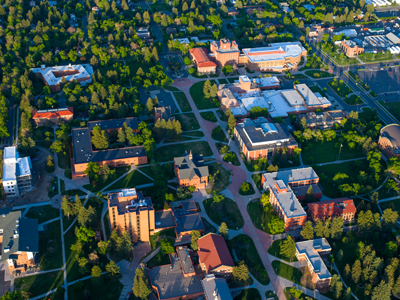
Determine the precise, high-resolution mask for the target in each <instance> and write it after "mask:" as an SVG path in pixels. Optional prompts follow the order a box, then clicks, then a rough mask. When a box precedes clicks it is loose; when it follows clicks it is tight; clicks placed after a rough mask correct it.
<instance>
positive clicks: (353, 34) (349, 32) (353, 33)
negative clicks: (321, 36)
mask: <svg viewBox="0 0 400 300" xmlns="http://www.w3.org/2000/svg"><path fill="white" fill-rule="evenodd" d="M342 33H343V35H344V36H346V37H348V38H354V37H356V36H357V35H358V34H357V31H356V30H355V29H343V30H341V31H336V32H334V33H333V34H334V35H341V34H342Z"/></svg>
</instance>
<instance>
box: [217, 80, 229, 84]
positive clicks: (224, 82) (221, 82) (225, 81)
mask: <svg viewBox="0 0 400 300" xmlns="http://www.w3.org/2000/svg"><path fill="white" fill-rule="evenodd" d="M218 81H219V83H220V84H227V83H228V80H226V79H218Z"/></svg>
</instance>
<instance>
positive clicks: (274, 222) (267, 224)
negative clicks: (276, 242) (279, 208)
mask: <svg viewBox="0 0 400 300" xmlns="http://www.w3.org/2000/svg"><path fill="white" fill-rule="evenodd" d="M247 211H248V213H249V216H250V218H251V220H252V222H253V224H254V226H255V227H256V228H257V229H259V230H262V231H264V232H267V233H268V234H278V233H283V232H284V231H285V230H284V228H282V227H283V226H282V225H281V224H280V223H281V222H282V221H279V220H280V219H279V217H278V215H277V213H276V212H275V211H274V209H273V208H272V205H271V203H267V204H266V205H265V206H264V205H263V204H262V203H261V201H260V199H256V200H253V201H250V202H249V204H247ZM278 219H279V220H278Z"/></svg>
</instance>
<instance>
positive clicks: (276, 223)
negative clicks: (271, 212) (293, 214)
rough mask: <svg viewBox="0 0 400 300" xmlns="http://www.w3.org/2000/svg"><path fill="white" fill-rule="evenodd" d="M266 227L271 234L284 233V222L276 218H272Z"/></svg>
mask: <svg viewBox="0 0 400 300" xmlns="http://www.w3.org/2000/svg"><path fill="white" fill-rule="evenodd" d="M268 226H269V229H270V231H271V234H277V233H282V232H284V231H285V222H284V221H283V220H282V219H281V218H279V217H278V216H272V218H271V221H270V223H269V224H268Z"/></svg>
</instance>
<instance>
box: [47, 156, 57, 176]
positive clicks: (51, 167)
mask: <svg viewBox="0 0 400 300" xmlns="http://www.w3.org/2000/svg"><path fill="white" fill-rule="evenodd" d="M55 169H56V166H55V164H54V158H53V157H52V156H51V155H49V156H48V157H47V160H46V171H47V172H49V173H53V172H54V170H55Z"/></svg>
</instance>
